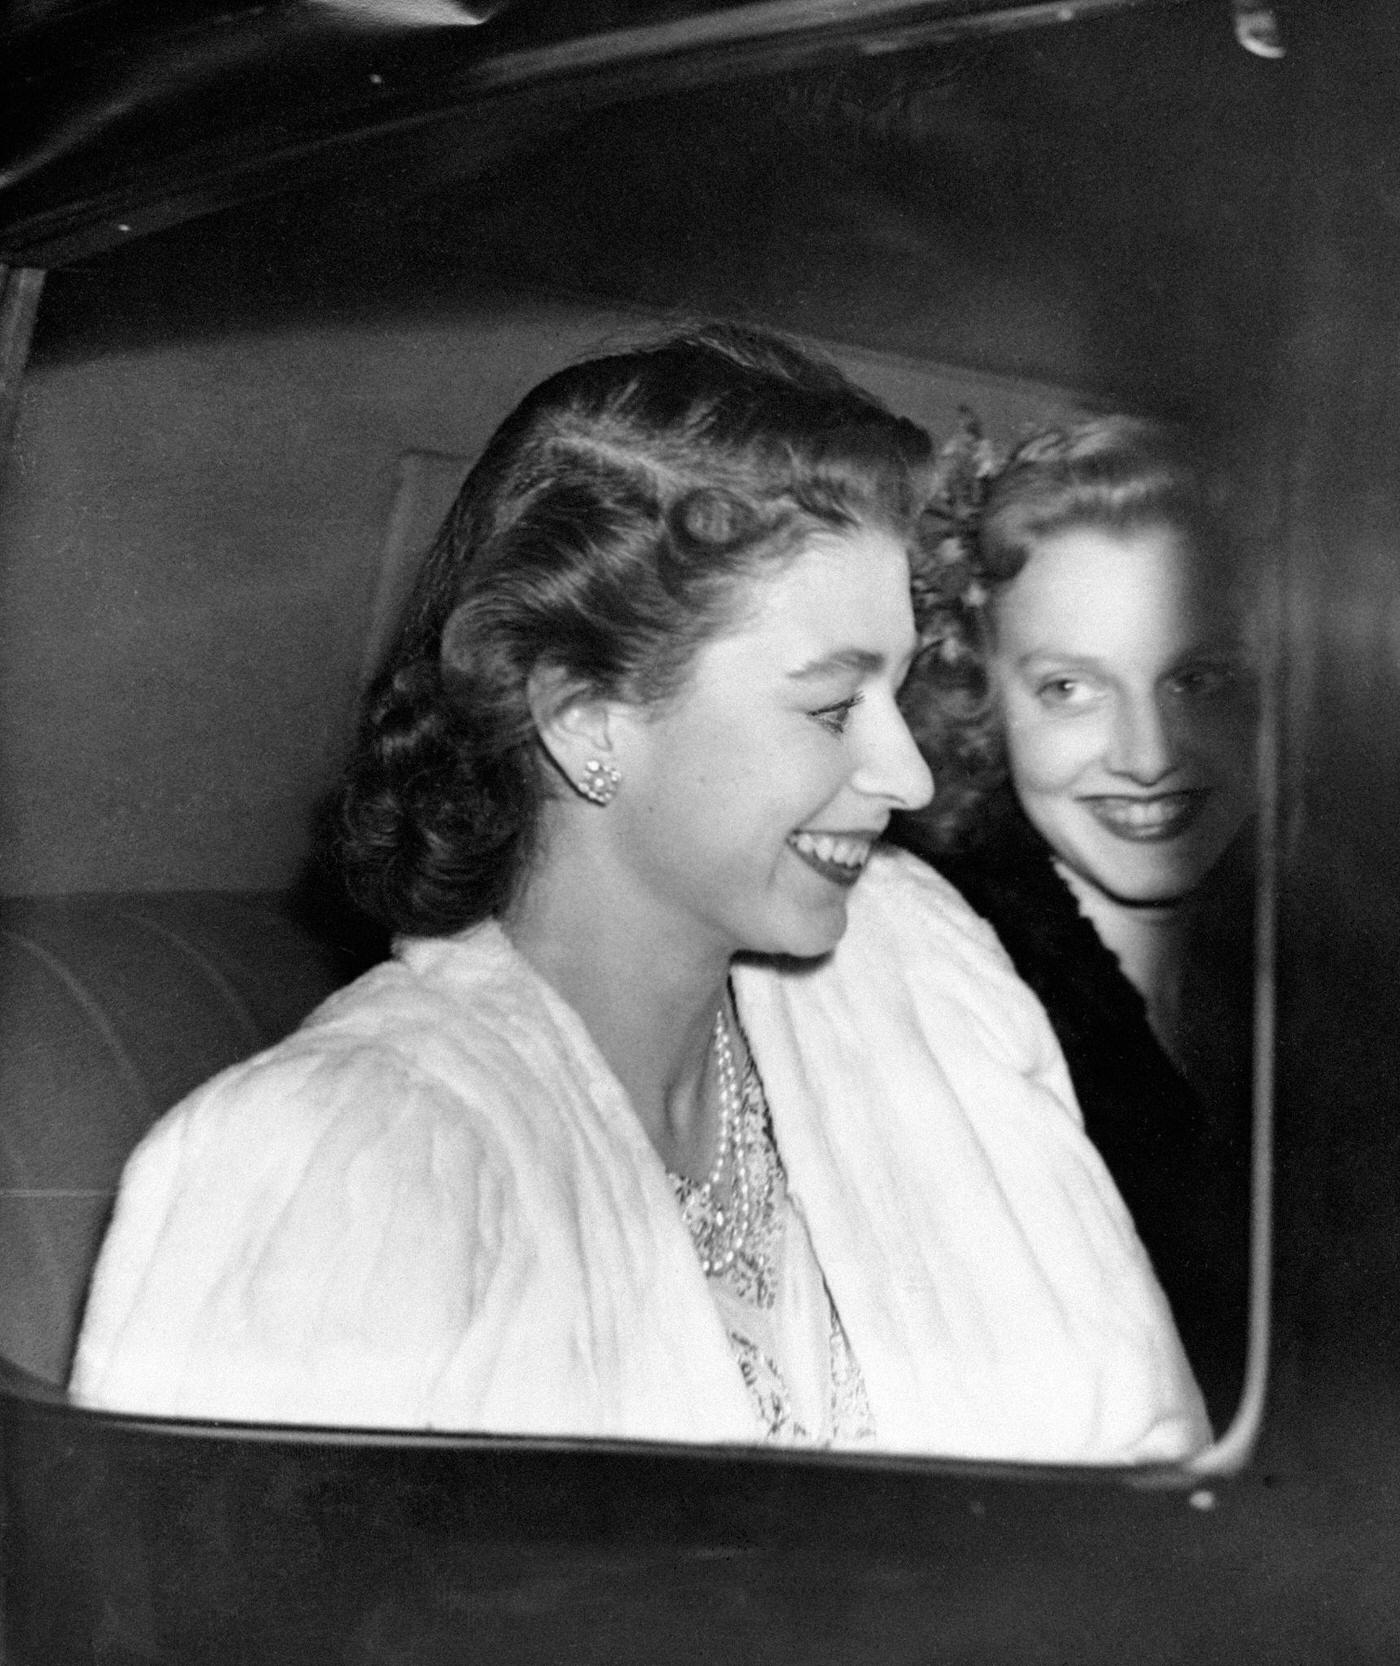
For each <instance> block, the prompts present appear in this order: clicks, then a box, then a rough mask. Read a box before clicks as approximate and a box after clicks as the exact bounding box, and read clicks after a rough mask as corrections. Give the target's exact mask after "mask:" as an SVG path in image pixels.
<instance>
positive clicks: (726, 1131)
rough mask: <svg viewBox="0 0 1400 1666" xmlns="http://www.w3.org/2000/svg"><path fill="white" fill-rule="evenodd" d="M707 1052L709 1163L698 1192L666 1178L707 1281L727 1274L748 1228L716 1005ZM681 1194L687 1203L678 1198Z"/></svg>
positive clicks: (733, 1075) (735, 1075)
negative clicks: (713, 1104) (710, 1052)
mask: <svg viewBox="0 0 1400 1666" xmlns="http://www.w3.org/2000/svg"><path fill="white" fill-rule="evenodd" d="M713 1046H714V1053H715V1067H716V1076H717V1078H718V1083H719V1128H718V1131H717V1133H716V1136H715V1160H714V1163H713V1164H712V1165H711V1168H710V1172H709V1174H708V1175H706V1177H705V1179H704V1181H703V1182H702V1183H701V1184H700V1185H698V1186H691V1187H686V1186H685V1183H684V1181H683V1180H681V1179H680V1177H679V1176H676V1175H673V1176H672V1185H673V1188H674V1189H675V1190H676V1192H677V1195H678V1197H680V1199H681V1206H682V1213H683V1215H684V1217H685V1222H686V1225H687V1226H688V1227H689V1229H690V1234H691V1238H692V1240H693V1241H694V1244H695V1249H696V1253H697V1254H698V1255H699V1257H700V1268H701V1271H702V1272H704V1274H705V1276H706V1277H707V1278H709V1277H713V1276H714V1275H715V1274H718V1273H724V1272H727V1271H728V1270H729V1268H730V1267H732V1266H733V1265H734V1261H735V1258H736V1257H737V1256H738V1254H739V1251H740V1250H741V1249H742V1248H743V1246H744V1242H745V1240H746V1239H747V1237H748V1235H749V1232H750V1230H751V1228H752V1225H753V1195H752V1185H751V1182H750V1179H749V1167H748V1164H747V1163H746V1162H745V1161H744V1160H743V1152H742V1149H741V1145H742V1142H741V1141H740V1139H739V1123H740V1118H741V1115H742V1112H743V1095H742V1093H741V1092H740V1089H739V1071H738V1067H737V1065H736V1064H735V1062H734V1044H733V1042H732V1041H731V1040H730V1036H729V1020H728V1019H727V1018H726V1017H725V1015H724V1007H723V1006H722V1005H721V1007H720V1008H719V1010H718V1011H717V1012H716V1013H715V1030H714V1041H713ZM726 1167H730V1168H732V1172H733V1179H732V1183H731V1186H730V1199H729V1202H730V1207H729V1208H728V1209H726V1208H725V1207H724V1205H723V1203H722V1202H721V1201H720V1192H719V1188H720V1182H721V1181H722V1180H723V1178H724V1171H725V1168H726ZM686 1191H688V1192H689V1196H688V1197H686V1196H684V1192H686Z"/></svg>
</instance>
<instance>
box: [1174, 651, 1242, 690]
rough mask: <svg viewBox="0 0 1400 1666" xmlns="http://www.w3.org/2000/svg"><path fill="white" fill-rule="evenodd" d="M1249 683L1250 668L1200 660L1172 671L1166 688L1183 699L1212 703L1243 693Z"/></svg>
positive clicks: (1235, 662)
mask: <svg viewBox="0 0 1400 1666" xmlns="http://www.w3.org/2000/svg"><path fill="white" fill-rule="evenodd" d="M1249 681H1250V673H1249V669H1248V667H1247V666H1246V665H1245V664H1244V662H1243V661H1242V660H1234V659H1218V660H1199V661H1194V662H1193V663H1192V664H1190V665H1183V666H1182V667H1181V668H1180V669H1179V670H1177V671H1175V672H1173V673H1172V676H1171V678H1170V681H1169V687H1170V688H1171V691H1172V693H1173V694H1175V695H1176V696H1177V697H1178V698H1180V699H1183V700H1214V699H1216V698H1218V697H1219V696H1221V695H1226V694H1234V693H1237V692H1243V691H1244V689H1245V688H1246V686H1247V685H1248V683H1249Z"/></svg>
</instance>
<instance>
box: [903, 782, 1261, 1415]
mask: <svg viewBox="0 0 1400 1666" xmlns="http://www.w3.org/2000/svg"><path fill="white" fill-rule="evenodd" d="M985 827H986V831H985V834H984V836H983V837H982V838H981V839H980V840H979V842H978V844H977V847H976V849H975V850H971V851H965V852H960V853H959V854H957V855H955V856H949V855H943V854H934V853H933V852H932V850H931V849H930V841H929V839H928V837H927V835H926V833H924V831H923V830H922V829H921V828H920V827H919V826H918V824H917V823H916V822H913V821H904V822H903V823H902V825H899V826H897V827H896V828H894V829H892V834H893V836H894V838H895V840H896V842H897V843H899V844H901V845H903V846H904V847H905V848H906V849H908V850H911V851H913V852H915V854H917V855H919V856H922V857H923V858H924V859H925V860H928V861H931V862H932V863H933V864H934V866H936V867H937V868H938V869H939V870H940V871H941V872H942V873H944V874H945V875H946V876H947V877H948V878H949V879H950V880H951V881H952V882H953V884H954V885H956V886H957V888H958V889H959V890H960V891H961V892H962V894H963V895H964V896H965V897H966V898H967V900H968V901H969V902H970V903H971V904H972V906H973V907H974V908H975V909H976V910H977V912H978V913H979V914H981V915H982V916H983V918H984V919H986V920H988V921H990V923H991V924H992V926H993V927H994V928H995V929H996V932H997V935H998V936H999V937H1000V938H1001V941H1002V944H1003V945H1004V947H1005V948H1006V951H1007V953H1008V954H1009V955H1010V957H1011V960H1012V962H1013V963H1014V965H1015V967H1016V969H1017V971H1018V972H1019V973H1020V974H1021V976H1022V977H1023V978H1024V979H1025V981H1026V982H1027V983H1028V984H1029V985H1030V987H1031V988H1032V989H1033V990H1034V991H1035V993H1036V994H1037V995H1038V996H1039V997H1040V1000H1041V1003H1042V1005H1043V1006H1044V1007H1045V1010H1046V1013H1047V1014H1048V1016H1049V1018H1050V1022H1051V1025H1052V1026H1053V1028H1054V1030H1055V1033H1056V1035H1057V1037H1058V1038H1059V1042H1060V1046H1061V1048H1062V1049H1063V1051H1064V1055H1065V1059H1066V1062H1067V1063H1068V1065H1069V1071H1070V1077H1071V1079H1072V1081H1073V1083H1074V1088H1075V1092H1076V1094H1077V1096H1078V1098H1079V1103H1080V1108H1081V1110H1082V1112H1083V1116H1084V1126H1085V1130H1086V1132H1087V1133H1088V1135H1089V1138H1090V1139H1091V1140H1092V1141H1093V1142H1094V1144H1095V1146H1096V1147H1097V1148H1098V1151H1099V1153H1100V1155H1101V1156H1102V1157H1103V1159H1104V1162H1105V1163H1106V1165H1107V1167H1108V1169H1109V1172H1110V1173H1111V1174H1112V1175H1113V1178H1114V1181H1115V1182H1116V1184H1117V1186H1118V1190H1119V1192H1120V1193H1121V1194H1122V1197H1123V1200H1124V1202H1125V1203H1126V1204H1127V1206H1128V1209H1129V1211H1130V1212H1131V1214H1132V1216H1133V1220H1134V1222H1135V1224H1136V1226H1137V1229H1138V1235H1139V1237H1140V1238H1141V1239H1142V1242H1143V1244H1144V1245H1145V1246H1146V1248H1147V1252H1148V1254H1149V1256H1150V1257H1151V1259H1152V1264H1153V1267H1154V1269H1155V1270H1156V1273H1157V1277H1158V1279H1159V1281H1160V1282H1161V1284H1162V1287H1163V1289H1164V1290H1165V1291H1166V1294H1167V1299H1168V1301H1169V1302H1170V1303H1171V1306H1172V1311H1173V1314H1174V1315H1175V1318H1176V1322H1177V1328H1178V1330H1179V1332H1180V1334H1181V1339H1182V1343H1183V1345H1184V1346H1185V1349H1186V1353H1187V1356H1188V1358H1189V1359H1190V1361H1191V1364H1192V1367H1193V1369H1194V1370H1195V1373H1196V1377H1197V1380H1198V1382H1199V1383H1200V1385H1201V1389H1202V1392H1203V1393H1204V1395H1205V1397H1206V1402H1207V1405H1208V1407H1209V1410H1210V1414H1211V1420H1212V1422H1213V1423H1214V1425H1215V1427H1216V1430H1217V1432H1219V1431H1220V1430H1221V1429H1222V1428H1223V1427H1224V1425H1225V1424H1226V1423H1227V1422H1228V1421H1229V1419H1230V1417H1231V1415H1232V1414H1233V1412H1234V1410H1235V1407H1236V1405H1237V1403H1238V1400H1239V1393H1240V1388H1241V1386H1242V1382H1243V1372H1244V1359H1245V1340H1246V1326H1247V1316H1248V1244H1249V1180H1248V1174H1249V1062H1248V1061H1249V1037H1250V1020H1249V1011H1250V997H1251V990H1252V982H1253V973H1252V960H1251V951H1250V933H1249V930H1248V923H1247V914H1248V908H1247V905H1245V904H1242V905H1240V906H1236V907H1231V906H1229V905H1228V904H1227V903H1226V902H1225V901H1224V900H1223V899H1224V897H1225V896H1226V894H1228V895H1229V896H1230V897H1236V898H1237V897H1239V896H1240V895H1241V893H1244V894H1245V895H1247V885H1244V884H1241V883H1240V876H1239V875H1227V876H1226V877H1225V878H1223V879H1222V880H1221V881H1220V882H1219V884H1218V885H1217V880H1216V877H1215V876H1213V878H1212V891H1213V892H1214V891H1216V890H1217V889H1218V890H1219V892H1220V893H1221V897H1220V898H1219V899H1218V898H1216V897H1214V896H1213V897H1212V898H1211V899H1210V901H1209V902H1208V904H1207V905H1206V906H1205V907H1203V908H1201V909H1200V910H1198V912H1199V914H1200V930H1199V933H1198V934H1197V937H1196V939H1195V940H1194V941H1193V944H1192V948H1191V951H1190V953H1189V957H1188V970H1187V974H1186V986H1185V989H1184V991H1183V1012H1184V1013H1185V1014H1186V1015H1187V1016H1188V1022H1187V1024H1186V1026H1185V1035H1184V1038H1183V1045H1182V1049H1181V1051H1182V1057H1183V1062H1184V1065H1185V1071H1186V1072H1189V1076H1190V1079H1189V1080H1188V1075H1187V1074H1186V1073H1184V1072H1183V1069H1180V1068H1178V1066H1177V1065H1176V1064H1175V1063H1174V1062H1173V1061H1172V1059H1171V1058H1170V1057H1169V1056H1168V1054H1167V1053H1166V1051H1165V1050H1164V1049H1163V1047H1162V1045H1161V1043H1160V1042H1159V1041H1158V1040H1157V1038H1156V1036H1155V1035H1154V1033H1153V1031H1152V1028H1151V1026H1150V1024H1149V1023H1148V1018H1147V1008H1146V1004H1145V1003H1144V1001H1143V999H1142V997H1141V996H1140V995H1139V994H1138V992H1137V990H1136V989H1135V988H1134V987H1133V985H1132V984H1131V983H1130V982H1129V981H1128V979H1127V978H1126V977H1125V976H1124V975H1123V973H1122V971H1121V970H1120V969H1119V965H1118V962H1117V960H1116V958H1115V957H1114V955H1113V954H1112V952H1111V951H1110V950H1108V949H1107V948H1105V947H1104V945H1103V943H1102V942H1101V941H1100V939H1099V936H1098V934H1097V932H1096V931H1095V930H1094V928H1093V926H1092V925H1091V924H1090V923H1089V922H1088V920H1086V919H1085V918H1084V916H1083V915H1082V914H1080V912H1079V909H1078V906H1077V904H1076V902H1075V900H1074V896H1073V893H1072V892H1071V891H1070V889H1069V887H1068V886H1067V885H1066V884H1065V883H1064V881H1063V880H1062V879H1061V878H1060V876H1059V875H1058V874H1057V873H1056V871H1055V869H1054V866H1053V864H1052V861H1051V856H1050V849H1049V846H1048V845H1047V844H1046V843H1045V841H1044V840H1043V839H1042V838H1041V837H1040V835H1039V834H1038V833H1037V832H1036V831H1035V830H1034V828H1032V827H1031V825H1030V823H1029V822H1027V821H1026V819H1025V817H1024V816H1023V815H1022V814H1021V812H1020V810H1019V807H1018V806H1017V805H1016V803H1015V800H1014V798H1013V797H1012V795H1011V794H1010V793H1009V791H1008V792H1005V793H1003V794H1002V795H1001V796H1000V797H999V799H998V800H997V801H996V802H995V804H994V805H993V806H992V807H991V811H990V813H989V815H988V816H987V818H986V823H985ZM1222 866H1223V867H1230V866H1234V864H1232V863H1230V862H1229V861H1228V860H1227V863H1226V864H1223V865H1222ZM1192 1015H1194V1016H1195V1017H1196V1019H1197V1020H1198V1022H1195V1023H1191V1022H1189V1019H1190V1017H1191V1016H1192Z"/></svg>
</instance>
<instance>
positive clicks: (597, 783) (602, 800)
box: [576, 758, 622, 804]
mask: <svg viewBox="0 0 1400 1666" xmlns="http://www.w3.org/2000/svg"><path fill="white" fill-rule="evenodd" d="M576 785H577V787H578V790H579V791H580V792H581V793H582V794H583V796H584V797H585V798H586V799H588V800H589V801H590V802H591V803H593V804H611V803H612V801H613V799H614V798H616V797H617V789H618V788H619V787H620V786H621V785H622V771H621V770H620V769H615V768H614V767H613V766H612V765H611V764H605V763H603V762H601V761H600V760H599V759H597V758H590V759H589V760H588V762H587V763H586V764H585V765H584V766H583V778H582V780H580V781H578V782H577V783H576Z"/></svg>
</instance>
